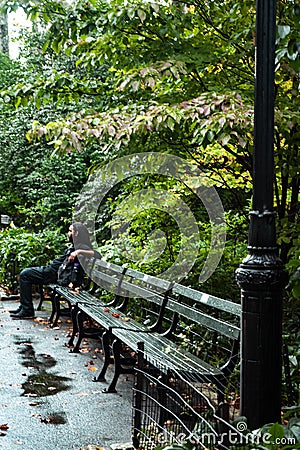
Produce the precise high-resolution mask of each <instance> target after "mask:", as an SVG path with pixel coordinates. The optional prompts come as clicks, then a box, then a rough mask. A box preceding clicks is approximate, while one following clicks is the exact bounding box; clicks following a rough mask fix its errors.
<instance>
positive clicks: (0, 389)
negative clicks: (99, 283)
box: [0, 298, 132, 450]
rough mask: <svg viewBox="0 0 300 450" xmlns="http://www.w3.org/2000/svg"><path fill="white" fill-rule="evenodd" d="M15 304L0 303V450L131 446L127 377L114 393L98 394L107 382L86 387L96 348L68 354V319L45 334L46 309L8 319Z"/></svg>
mask: <svg viewBox="0 0 300 450" xmlns="http://www.w3.org/2000/svg"><path fill="white" fill-rule="evenodd" d="M17 306H18V303H16V302H15V301H12V300H6V299H3V298H2V300H1V301H0V333H1V345H0V357H1V368H0V426H1V429H0V449H9V450H12V449H14V448H16V449H20V450H73V449H75V450H93V449H98V448H104V449H105V450H111V449H119V448H129V446H130V440H131V426H132V424H131V420H132V412H131V400H132V398H131V397H132V389H131V387H132V378H131V377H126V378H125V377H124V378H123V379H120V381H119V383H118V386H117V388H118V393H117V394H104V393H102V389H103V388H104V387H105V383H93V382H92V379H93V377H94V376H95V374H97V373H98V371H99V367H101V353H100V350H99V345H100V342H96V341H87V340H86V341H85V342H84V344H83V346H82V353H80V354H72V353H69V349H68V348H66V346H65V343H66V342H67V340H68V339H67V335H68V333H69V327H70V324H69V322H68V319H67V318H65V317H63V319H62V322H61V323H60V324H59V327H57V328H56V329H52V328H50V327H49V324H48V322H47V319H48V317H49V310H48V311H47V309H46V308H47V304H46V307H45V308H43V310H42V311H38V312H37V316H36V319H35V320H34V321H32V320H30V321H27V320H23V321H21V320H12V319H11V317H10V315H9V313H8V309H14V308H15V307H17ZM48 306H49V305H48ZM97 347H98V348H97ZM95 369H96V370H95ZM111 376H112V371H111V370H110V372H109V374H108V377H107V378H108V381H109V379H110V377H111Z"/></svg>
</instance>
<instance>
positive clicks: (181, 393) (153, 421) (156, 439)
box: [133, 356, 243, 450]
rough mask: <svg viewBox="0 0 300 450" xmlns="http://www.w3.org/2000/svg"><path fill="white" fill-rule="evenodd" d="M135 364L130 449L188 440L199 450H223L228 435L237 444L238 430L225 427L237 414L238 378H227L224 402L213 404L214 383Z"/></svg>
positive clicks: (215, 399)
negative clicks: (201, 449)
mask: <svg viewBox="0 0 300 450" xmlns="http://www.w3.org/2000/svg"><path fill="white" fill-rule="evenodd" d="M140 361H142V356H141V358H140ZM138 366H139V367H138V368H137V370H136V374H135V383H134V387H133V392H134V407H133V434H134V446H135V448H142V449H145V450H150V449H155V448H156V447H165V446H168V445H170V444H182V443H184V442H185V443H186V442H190V443H191V444H193V445H195V446H197V448H199V449H200V448H206V449H209V450H210V449H212V450H213V449H215V448H219V449H228V448H229V437H230V435H231V436H232V435H233V433H236V440H238V441H241V442H242V439H243V437H242V434H241V433H240V432H239V431H238V430H237V429H236V428H234V426H232V425H230V423H232V422H233V421H234V420H235V419H237V417H238V415H239V386H238V385H239V382H238V376H237V377H233V378H234V379H235V380H236V382H234V380H233V381H232V382H231V381H230V380H228V381H229V382H228V386H227V387H226V388H225V387H224V388H225V389H226V390H225V391H224V392H223V393H222V394H224V401H222V402H221V403H219V400H218V399H219V398H220V396H219V392H218V389H219V387H218V389H217V388H216V385H214V383H203V382H202V383H200V382H199V381H197V380H196V379H195V380H193V378H191V377H189V376H186V375H185V374H180V373H174V372H171V371H168V372H166V371H165V368H164V367H163V366H162V370H159V369H157V368H153V367H150V366H148V367H143V366H141V364H138ZM156 366H157V364H156ZM240 435H241V436H240Z"/></svg>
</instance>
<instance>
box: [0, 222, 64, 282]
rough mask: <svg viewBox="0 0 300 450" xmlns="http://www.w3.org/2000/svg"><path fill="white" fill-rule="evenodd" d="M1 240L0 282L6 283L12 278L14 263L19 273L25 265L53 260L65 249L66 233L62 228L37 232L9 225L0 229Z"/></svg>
mask: <svg viewBox="0 0 300 450" xmlns="http://www.w3.org/2000/svg"><path fill="white" fill-rule="evenodd" d="M0 242H1V245H0V261H1V262H0V282H1V284H6V283H7V281H8V280H10V279H11V272H12V267H13V265H15V270H16V274H18V272H19V271H20V270H22V269H24V268H25V267H31V266H40V265H46V264H48V263H49V262H51V260H52V259H53V258H54V257H56V256H57V255H58V254H59V253H60V252H61V251H62V250H63V249H64V245H65V244H66V234H65V232H62V230H61V229H60V228H57V229H55V230H54V231H53V230H50V229H46V230H43V231H39V232H37V233H35V232H30V231H28V230H27V229H25V228H14V227H12V228H11V227H9V228H7V229H4V230H2V231H0ZM13 281H15V280H13ZM9 287H11V286H9Z"/></svg>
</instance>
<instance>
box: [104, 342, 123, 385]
mask: <svg viewBox="0 0 300 450" xmlns="http://www.w3.org/2000/svg"><path fill="white" fill-rule="evenodd" d="M112 348H113V355H114V369H115V371H114V376H113V379H112V381H111V382H110V385H109V386H108V388H107V389H106V392H112V393H114V392H117V390H116V384H117V381H118V379H119V376H120V374H121V373H122V367H121V342H120V341H119V339H115V340H114V342H113V344H112Z"/></svg>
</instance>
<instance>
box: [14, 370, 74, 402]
mask: <svg viewBox="0 0 300 450" xmlns="http://www.w3.org/2000/svg"><path fill="white" fill-rule="evenodd" d="M69 380H70V378H67V377H61V376H60V375H55V374H54V373H47V372H45V371H43V370H41V371H40V372H39V373H37V374H33V375H29V376H28V378H27V380H26V381H25V383H23V384H22V388H23V389H24V392H23V394H22V396H24V395H29V396H34V397H46V396H48V395H55V394H58V393H59V392H62V391H66V390H68V389H70V386H68V385H67V384H66V382H67V381H69Z"/></svg>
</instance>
